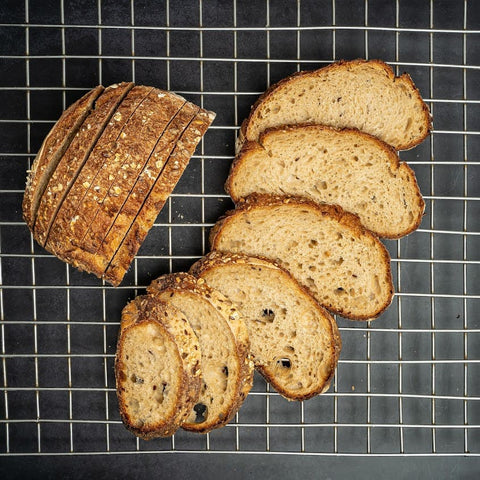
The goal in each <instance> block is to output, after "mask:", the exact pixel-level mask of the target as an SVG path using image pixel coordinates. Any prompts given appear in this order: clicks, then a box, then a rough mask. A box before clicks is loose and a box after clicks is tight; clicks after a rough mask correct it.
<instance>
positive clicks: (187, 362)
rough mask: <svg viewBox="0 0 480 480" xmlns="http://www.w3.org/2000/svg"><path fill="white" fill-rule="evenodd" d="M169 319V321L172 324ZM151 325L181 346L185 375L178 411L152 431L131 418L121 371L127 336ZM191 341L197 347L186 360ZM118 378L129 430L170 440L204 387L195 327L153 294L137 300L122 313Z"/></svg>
mask: <svg viewBox="0 0 480 480" xmlns="http://www.w3.org/2000/svg"><path fill="white" fill-rule="evenodd" d="M167 318H168V319H169V320H168V321H167ZM175 318H176V319H177V320H176V321H175V320H173V319H175ZM162 319H163V321H162ZM148 322H154V323H155V324H156V325H157V326H158V328H160V329H161V330H162V331H163V333H164V335H165V336H166V337H168V338H169V339H170V341H171V342H173V343H174V344H175V345H176V346H177V361H178V363H180V364H181V365H182V373H181V378H180V381H179V383H180V386H179V389H178V393H177V397H176V401H175V404H176V405H177V408H174V409H173V413H172V414H171V415H170V417H169V418H167V419H165V420H164V421H163V422H160V423H158V424H157V425H155V426H152V427H150V428H146V427H140V428H139V427H136V426H135V425H134V420H133V419H132V418H131V415H129V412H128V407H127V405H126V402H125V398H124V395H123V392H124V389H123V382H122V375H121V374H120V372H122V371H123V370H124V368H125V366H124V364H123V362H122V361H121V359H122V358H123V352H122V349H123V345H124V341H125V337H126V336H127V335H128V334H129V332H130V331H131V329H133V328H135V327H136V326H138V325H141V324H142V323H148ZM187 338H188V339H189V342H190V343H189V344H190V345H193V346H194V347H196V348H193V349H190V350H189V355H188V356H187V357H185V356H184V355H181V352H182V349H183V348H185V346H187V340H186V339H187ZM115 379H116V388H117V398H118V403H119V409H120V416H121V418H122V421H123V423H124V425H125V427H126V428H127V429H128V430H130V431H131V432H132V433H134V434H135V435H136V436H138V437H140V438H142V439H144V440H151V439H153V438H156V437H168V436H171V435H173V434H174V433H175V431H176V430H177V429H178V428H179V427H180V426H181V424H182V423H183V422H184V421H185V419H186V418H187V416H188V415H189V414H190V411H191V409H192V408H193V406H194V405H195V403H196V401H197V399H198V395H199V393H200V386H201V370H200V346H199V344H198V340H197V338H196V336H195V333H194V332H193V330H192V328H191V327H190V325H189V324H188V322H187V321H186V319H185V318H184V317H183V316H182V315H181V313H180V312H179V311H178V310H177V309H175V308H174V307H173V306H172V305H167V304H165V303H164V302H161V301H159V300H158V298H156V297H153V296H151V295H144V296H140V297H137V298H135V299H134V300H133V301H132V302H130V303H129V304H127V306H126V307H125V308H124V309H123V311H122V321H121V328H120V332H119V337H118V343H117V353H116V356H115ZM122 389H123V390H122Z"/></svg>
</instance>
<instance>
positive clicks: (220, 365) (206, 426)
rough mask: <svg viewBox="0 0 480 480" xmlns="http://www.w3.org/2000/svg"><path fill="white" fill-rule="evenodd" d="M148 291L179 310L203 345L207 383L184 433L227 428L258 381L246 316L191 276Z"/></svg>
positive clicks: (163, 280) (173, 277) (171, 278)
mask: <svg viewBox="0 0 480 480" xmlns="http://www.w3.org/2000/svg"><path fill="white" fill-rule="evenodd" d="M147 291H148V292H149V293H150V294H152V295H156V296H157V297H158V298H159V299H160V300H162V301H164V302H166V303H168V304H170V305H173V306H174V307H176V308H177V309H178V310H180V311H181V312H182V313H183V314H184V315H185V317H186V318H187V320H188V321H189V322H190V325H191V326H192V328H193V330H194V332H195V334H196V335H197V337H198V341H199V344H200V351H201V353H202V357H201V369H202V378H203V384H202V388H201V390H200V395H199V397H198V400H197V403H196V404H195V406H194V408H193V409H192V410H191V412H190V415H189V416H188V418H187V420H186V422H185V423H184V424H183V425H182V428H184V429H185V430H191V431H195V432H199V433H206V432H209V431H211V430H212V429H214V428H218V427H220V426H222V425H225V424H226V423H228V422H229V421H230V420H231V418H232V417H233V415H235V413H236V412H237V410H238V409H239V408H240V405H241V404H242V402H243V400H244V399H245V397H246V395H247V393H248V392H249V391H250V388H251V386H252V381H253V363H252V362H251V360H250V358H249V354H248V348H249V340H248V333H247V328H246V326H245V323H244V321H243V319H242V317H241V316H240V314H239V313H238V311H237V309H236V308H235V306H234V305H233V304H232V303H231V302H230V301H229V300H228V299H227V298H226V297H224V296H223V295H222V294H221V293H219V292H217V291H215V290H213V289H211V288H210V287H208V286H207V285H206V284H205V282H204V281H203V280H197V279H196V278H195V277H193V276H191V275H188V274H186V273H177V274H170V275H164V276H162V277H160V278H158V279H157V280H155V281H154V282H152V284H151V285H150V287H148V289H147Z"/></svg>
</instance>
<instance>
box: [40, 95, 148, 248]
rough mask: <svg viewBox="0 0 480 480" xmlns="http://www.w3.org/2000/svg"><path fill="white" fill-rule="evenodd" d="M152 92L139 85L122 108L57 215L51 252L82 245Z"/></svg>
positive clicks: (106, 130)
mask: <svg viewBox="0 0 480 480" xmlns="http://www.w3.org/2000/svg"><path fill="white" fill-rule="evenodd" d="M152 90H153V89H152V87H144V86H135V87H133V88H132V89H131V90H130V91H129V92H128V94H127V95H126V96H125V98H124V100H123V101H122V103H121V104H120V105H119V106H118V108H117V111H116V112H115V115H113V117H112V118H111V119H110V121H109V122H108V125H107V126H106V127H105V130H104V131H103V133H102V135H101V136H100V138H99V139H98V141H97V143H96V144H95V147H94V148H93V150H92V152H91V153H90V155H89V157H88V158H87V160H86V161H85V164H84V165H83V167H82V169H81V170H80V172H79V174H78V176H77V178H76V179H75V182H73V185H72V187H71V188H70V192H69V193H68V195H67V197H66V198H65V200H64V201H63V203H62V205H61V207H60V209H59V211H58V213H57V216H56V218H55V221H54V223H53V225H52V228H51V230H50V234H49V236H48V241H47V246H48V247H47V248H48V249H49V250H50V251H52V252H59V254H60V255H65V254H66V253H67V252H68V251H69V248H70V245H71V244H73V245H78V244H81V242H82V239H83V237H84V236H85V234H86V232H87V230H88V228H89V227H90V225H91V223H92V222H93V219H94V215H95V213H96V211H97V208H98V203H97V202H98V201H100V200H101V199H102V198H103V196H104V195H105V193H106V192H105V191H104V190H106V189H107V186H108V185H109V183H111V181H110V182H109V181H108V177H107V180H105V178H104V174H105V173H106V171H107V170H108V167H109V166H110V165H111V164H115V163H118V160H119V158H118V157H119V154H118V153H117V150H118V147H119V144H121V142H122V136H123V133H124V131H125V128H126V127H127V125H128V123H129V122H130V120H131V117H132V116H133V115H134V114H135V112H136V111H137V110H138V108H139V107H140V105H142V104H143V102H144V101H145V99H146V97H147V96H148V95H149V94H150V92H151V91H152ZM115 154H116V155H115ZM117 169H118V165H117ZM116 171H117V170H115V172H116ZM112 180H113V179H112ZM107 182H108V183H107ZM70 240H71V241H70ZM73 245H72V247H71V248H74V247H73Z"/></svg>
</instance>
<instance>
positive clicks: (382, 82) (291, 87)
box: [237, 60, 431, 151]
mask: <svg viewBox="0 0 480 480" xmlns="http://www.w3.org/2000/svg"><path fill="white" fill-rule="evenodd" d="M305 122H307V123H316V124H321V125H328V126H331V127H337V128H344V127H347V128H357V129H359V130H362V131H364V132H367V133H370V134H371V135H374V136H375V137H378V138H380V139H381V140H383V141H384V142H386V143H388V144H390V145H392V146H393V147H394V148H395V149H396V150H405V149H408V148H412V147H413V146H415V145H417V144H418V143H420V142H421V141H422V140H423V139H424V138H425V137H426V136H427V135H428V133H429V131H430V128H431V119H430V113H429V111H428V107H427V105H426V104H425V103H424V102H423V100H422V98H421V97H420V93H419V92H418V90H417V88H416V87H415V85H414V84H413V82H412V80H411V78H410V76H409V75H407V74H406V73H404V74H403V75H401V76H400V77H395V74H394V73H393V71H392V69H391V68H390V67H389V66H388V65H387V64H385V63H383V62H382V61H380V60H370V61H367V60H353V61H348V62H346V61H341V62H337V63H333V64H331V65H329V66H327V67H324V68H321V69H319V70H315V71H308V72H299V73H295V74H293V75H291V76H290V77H287V78H285V79H284V80H281V81H280V82H279V83H277V84H275V85H273V86H272V87H270V88H269V89H268V90H267V91H266V92H265V93H264V94H263V95H262V96H261V97H260V98H259V99H258V100H257V102H256V103H255V104H254V105H253V107H252V110H251V112H250V115H249V116H248V118H247V119H246V120H245V121H244V123H243V125H242V127H241V130H240V136H239V139H238V144H237V151H238V150H239V149H240V147H241V145H242V143H243V141H244V140H250V141H255V140H258V138H259V136H260V133H261V132H263V131H264V130H266V129H267V128H270V127H277V126H280V125H291V124H298V123H305Z"/></svg>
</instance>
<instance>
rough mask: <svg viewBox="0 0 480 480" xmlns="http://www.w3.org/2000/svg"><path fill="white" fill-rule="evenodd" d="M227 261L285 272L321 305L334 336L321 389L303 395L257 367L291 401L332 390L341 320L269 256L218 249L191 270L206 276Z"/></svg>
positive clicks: (339, 343) (291, 280) (294, 283)
mask: <svg viewBox="0 0 480 480" xmlns="http://www.w3.org/2000/svg"><path fill="white" fill-rule="evenodd" d="M225 264H239V265H240V264H242V265H245V264H246V265H255V266H260V267H263V268H269V269H274V270H278V271H280V272H281V273H282V275H284V276H285V277H286V278H287V279H288V280H289V281H290V282H291V283H292V284H293V285H294V286H295V287H296V288H297V289H298V290H299V291H300V292H301V293H302V294H304V295H307V296H308V297H309V298H310V299H311V300H312V302H313V303H314V304H315V305H316V306H317V308H318V310H319V312H320V314H321V315H322V316H324V317H325V318H327V320H328V321H329V324H330V337H331V338H332V341H331V344H330V353H331V355H330V358H331V361H330V365H329V372H330V374H329V376H328V377H327V378H326V379H325V381H324V382H323V383H322V384H319V385H318V387H317V388H315V389H312V390H311V391H310V392H308V393H305V394H303V395H295V394H292V393H291V392H289V391H288V390H285V389H284V388H282V386H281V385H278V384H277V382H276V380H275V377H274V376H273V375H270V374H269V373H268V371H267V370H266V369H265V368H264V367H263V366H262V365H255V368H256V370H257V371H258V372H259V373H260V374H261V375H262V376H263V377H264V378H265V380H266V381H267V382H269V383H270V384H271V385H272V386H273V387H274V388H275V390H276V391H277V392H278V393H279V394H280V395H282V396H283V397H284V398H286V399H287V400H296V401H303V400H308V399H309V398H312V397H314V396H316V395H319V394H321V393H323V392H326V391H327V390H328V389H329V387H330V383H331V381H332V379H333V377H334V375H335V369H336V367H337V363H338V359H339V357H340V352H341V349H342V340H341V337H340V332H339V330H338V326H337V322H336V321H335V319H334V318H333V316H332V315H330V313H329V312H328V311H327V310H326V309H325V308H324V307H323V306H322V305H320V303H318V301H317V300H316V299H315V298H314V297H313V296H312V295H311V294H310V292H309V291H308V290H307V289H306V288H305V287H303V286H302V285H300V283H298V282H297V280H296V279H295V278H294V277H293V276H292V275H291V273H290V272H289V271H287V270H285V268H283V267H282V266H280V265H279V264H278V263H277V262H274V261H272V260H269V259H267V258H265V257H261V256H252V255H245V254H241V253H228V254H227V253H222V252H219V251H217V250H213V251H211V252H210V253H208V254H207V255H206V256H204V257H202V258H201V259H200V260H198V261H197V262H195V263H194V264H193V265H192V266H191V268H190V273H191V274H192V275H195V276H196V277H199V278H202V276H203V274H204V273H206V272H208V271H209V270H213V269H215V268H216V267H218V266H219V265H225Z"/></svg>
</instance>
